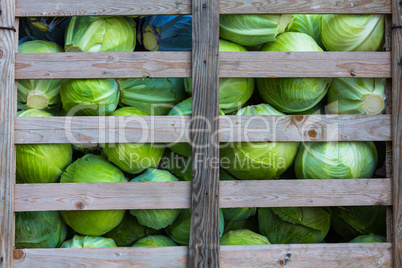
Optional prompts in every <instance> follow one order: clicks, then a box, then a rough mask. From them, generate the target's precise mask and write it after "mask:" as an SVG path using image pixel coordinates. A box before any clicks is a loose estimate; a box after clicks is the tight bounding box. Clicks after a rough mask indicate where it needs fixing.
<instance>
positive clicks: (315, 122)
mask: <svg viewBox="0 0 402 268" xmlns="http://www.w3.org/2000/svg"><path fill="white" fill-rule="evenodd" d="M189 129H190V117H188V116H184V117H179V116H155V117H129V118H128V117H112V116H109V117H46V118H33V117H30V118H24V117H18V118H16V119H15V142H16V143H17V144H31V143H37V144H40V143H128V142H140V143H143V142H148V143H149V142H152V143H161V142H166V143H170V142H188V141H190V133H189ZM369 140H375V141H389V140H391V116H390V115H309V116H291V115H284V116H220V117H219V141H220V142H236V141H254V142H257V141H262V142H263V141H296V142H300V141H369Z"/></svg>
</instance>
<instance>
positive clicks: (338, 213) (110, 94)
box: [16, 15, 385, 248]
mask: <svg viewBox="0 0 402 268" xmlns="http://www.w3.org/2000/svg"><path fill="white" fill-rule="evenodd" d="M48 21H50V20H48V19H46V20H45V19H44V20H38V19H30V20H29V21H27V23H30V24H26V25H25V27H27V29H28V28H29V27H30V28H32V27H33V26H34V27H36V28H38V27H39V26H41V27H44V29H45V30H46V29H49V28H46V27H45V26H46V25H47V24H46V23H45V22H48ZM59 22H63V23H64V24H67V22H68V25H67V28H66V30H65V33H64V32H63V31H64V27H62V26H61V25H60V27H56V24H54V25H53V26H52V27H53V28H54V29H55V30H57V31H62V32H63V34H62V35H61V34H60V32H59V33H57V35H56V33H54V36H65V41H64V43H61V46H60V45H58V44H56V43H53V42H51V41H57V42H59V44H60V38H57V40H56V39H54V40H53V39H51V36H50V35H49V33H47V32H45V33H41V34H39V33H37V35H35V33H36V32H37V30H35V31H33V30H32V31H31V32H30V33H31V34H32V35H35V36H32V37H31V38H32V39H35V40H34V41H28V42H25V43H22V44H21V45H20V46H19V52H20V53H55V52H57V53H62V52H63V51H66V52H133V51H134V50H141V49H146V50H150V51H157V50H159V51H168V50H170V51H184V50H191V45H192V44H191V38H192V37H191V36H192V34H191V27H192V26H191V16H187V15H186V16H148V17H145V18H136V19H135V20H134V19H133V18H131V17H116V16H114V17H113V16H111V17H72V18H71V19H69V20H61V21H59ZM45 24H46V25H45ZM32 25H33V26H32ZM50 25H52V24H49V25H48V26H50ZM136 26H138V27H137V29H136ZM39 28H40V27H39ZM39 28H38V29H39ZM53 28H52V29H53ZM383 28H384V16H381V15H222V16H221V17H220V37H221V40H220V41H219V50H220V51H221V52H226V51H231V52H245V51H247V50H253V51H255V50H260V51H286V52H295V53H296V52H300V51H309V52H322V51H326V50H327V51H377V50H381V46H382V44H383ZM32 29H33V28H32ZM137 30H138V32H137ZM52 38H53V37H52ZM54 38H56V37H54ZM36 39H37V40H36ZM40 39H42V40H40ZM43 39H46V40H43ZM137 39H138V40H139V45H140V46H143V48H141V47H138V46H137V44H136V40H137ZM49 40H50V41H49ZM63 45H64V48H63ZM110 64H112V65H113V64H114V63H113V62H110ZM384 88H385V79H361V78H337V79H331V78H258V79H254V78H224V79H220V81H219V89H217V90H219V96H220V97H219V108H220V114H221V115H223V114H225V113H226V114H228V113H229V114H236V115H239V116H247V115H248V116H256V117H261V116H266V115H274V116H277V117H280V116H282V115H285V114H323V113H324V112H329V113H336V114H379V113H383V112H384V110H385V93H384V91H385V90H384ZM255 89H256V90H255ZM192 90H193V89H192V80H191V78H188V79H185V80H183V79H178V78H164V79H151V78H145V79H139V78H138V79H135V78H124V79H73V80H20V81H18V109H19V110H20V111H19V113H18V115H19V116H21V117H49V116H55V115H69V116H71V115H73V116H98V115H104V116H150V115H162V116H163V115H172V116H184V115H191V114H192V101H193V100H192V98H191V95H192ZM262 102H264V103H262ZM324 106H326V111H324V108H323V107H324ZM277 135H281V133H277ZM87 147H88V146H82V145H75V146H72V145H71V144H56V145H52V144H40V145H25V144H24V145H17V147H16V152H17V161H16V169H17V183H58V182H60V183H98V182H99V183H101V182H103V183H124V182H126V183H128V182H130V183H141V182H152V183H161V182H174V181H178V180H187V181H190V180H191V179H192V170H191V167H192V162H191V158H189V157H190V156H191V155H192V148H191V145H189V144H168V145H167V146H166V145H165V144H147V143H145V144H143V143H138V144H129V143H124V142H122V143H117V144H102V145H101V146H100V147H101V149H99V148H97V149H87ZM166 147H169V149H166ZM73 151H74V152H75V153H74V156H73ZM220 157H221V167H222V168H221V170H220V172H221V174H220V179H221V180H271V179H280V178H286V177H294V176H296V177H297V178H298V179H352V178H354V179H358V178H370V177H372V176H373V174H374V172H375V170H376V168H377V163H378V162H379V156H378V152H377V149H376V146H375V144H374V143H372V142H338V143H335V142H318V143H296V142H294V143H290V142H244V143H234V142H232V143H227V144H221V149H220ZM178 163H180V164H178ZM190 223H191V211H190V210H181V211H180V210H177V209H148V210H139V209H133V210H129V211H124V210H98V211H87V210H79V211H61V212H60V213H59V212H23V213H16V247H17V248H29V247H50V248H51V247H59V246H61V247H65V248H87V247H116V246H119V247H127V246H134V247H138V246H176V245H188V243H189V235H190ZM384 223H385V209H384V207H381V206H373V207H334V208H320V207H303V208H299V207H286V208H246V207H245V208H228V209H222V210H220V220H219V225H220V230H219V231H220V236H221V244H222V245H254V244H270V243H272V244H283V243H319V242H322V241H325V240H326V241H333V240H336V241H342V242H348V241H350V242H373V241H384V237H383V236H384V235H385V226H384ZM331 228H332V230H333V232H330V233H332V234H331V235H329V236H328V235H327V234H328V233H329V230H330V229H331ZM335 233H336V234H337V235H335V236H336V237H337V238H336V239H333V238H331V236H334V234H335ZM63 242H64V243H63Z"/></svg>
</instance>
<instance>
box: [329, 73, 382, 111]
mask: <svg viewBox="0 0 402 268" xmlns="http://www.w3.org/2000/svg"><path fill="white" fill-rule="evenodd" d="M385 81H386V80H385V78H378V79H373V78H336V79H334V81H333V83H332V85H331V87H330V88H329V91H328V111H329V112H330V113H334V114H379V113H383V112H384V110H385Z"/></svg>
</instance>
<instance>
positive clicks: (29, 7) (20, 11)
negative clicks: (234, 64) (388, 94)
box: [16, 0, 391, 17]
mask: <svg viewBox="0 0 402 268" xmlns="http://www.w3.org/2000/svg"><path fill="white" fill-rule="evenodd" d="M219 11H220V13H221V14H230V13H238V14H260V13H271V14H282V13H319V14H324V13H328V14H332V13H351V14H374V13H379V14H389V13H391V1H390V0H384V1H375V0H370V1H365V0H355V1H348V0H341V1H332V0H317V1H315V0H314V1H313V0H298V1H295V0H269V1H262V0H259V1H258V0H235V1H234V0H220V1H219ZM155 14H159V15H168V14H191V1H190V0H175V1H173V0H149V1H146V2H143V1H140V0H131V1H128V0H124V1H123V0H120V1H117V2H116V1H114V0H104V1H100V2H99V1H94V0H91V1H90V0H87V1H62V0H54V1H43V2H41V1H34V0H17V1H16V16H18V17H37V16H89V15H91V16H101V15H103V16H104V15H155Z"/></svg>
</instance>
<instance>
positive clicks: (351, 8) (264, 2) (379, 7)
mask: <svg viewBox="0 0 402 268" xmlns="http://www.w3.org/2000/svg"><path fill="white" fill-rule="evenodd" d="M219 2H220V4H219V11H220V13H221V14H228V13H235V14H261V13H270V14H285V13H289V14H293V13H296V14H340V13H348V14H387V13H391V0H382V1H376V0H370V1H366V0H357V1H356V0H355V1H349V0H341V1H333V0H297V1H295V0H220V1H219Z"/></svg>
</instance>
